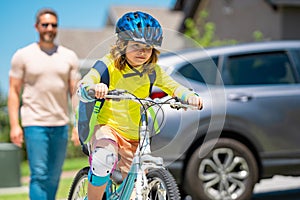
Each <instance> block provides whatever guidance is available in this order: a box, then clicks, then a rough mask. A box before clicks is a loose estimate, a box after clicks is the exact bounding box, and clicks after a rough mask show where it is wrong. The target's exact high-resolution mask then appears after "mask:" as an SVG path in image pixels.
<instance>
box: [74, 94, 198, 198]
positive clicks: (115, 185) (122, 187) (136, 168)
mask: <svg viewBox="0 0 300 200" xmlns="http://www.w3.org/2000/svg"><path fill="white" fill-rule="evenodd" d="M91 96H92V95H91ZM106 99H111V100H124V99H127V100H133V101H136V102H138V103H140V104H141V108H142V110H143V112H141V123H140V142H139V146H138V148H137V150H136V152H135V154H134V158H133V161H132V164H131V168H130V171H129V173H128V174H127V177H126V178H125V179H124V180H123V181H122V176H121V173H120V172H119V171H117V170H114V172H113V173H112V174H111V178H110V181H109V182H108V184H107V186H106V190H105V194H104V197H103V199H109V200H117V199H121V200H127V199H128V200H129V199H130V197H131V195H132V192H133V190H134V188H135V199H137V200H150V199H151V200H152V199H153V200H155V199H158V200H170V199H180V193H179V189H178V186H177V184H176V181H175V179H174V178H173V176H172V175H171V173H170V172H169V171H168V170H167V169H166V168H165V167H164V166H163V159H162V158H161V157H153V156H151V155H150V154H151V149H150V131H149V130H148V116H147V112H146V111H147V110H148V109H149V108H150V107H153V106H155V105H156V106H158V107H159V109H161V106H162V105H164V104H169V105H170V106H171V107H172V108H174V109H180V108H184V109H187V108H191V109H196V108H195V107H193V106H190V105H188V104H185V103H182V102H180V101H178V100H177V99H175V98H168V99H167V100H152V99H141V98H137V97H136V96H134V95H133V94H131V93H129V92H127V91H125V90H113V91H110V92H109V93H108V94H107V95H106ZM95 106H96V105H95ZM157 112H158V111H157ZM94 114H95V113H94V112H93V115H94ZM156 114H157V113H156ZM91 118H92V117H91ZM88 170H89V166H88V167H84V168H82V169H81V170H80V171H79V172H77V174H76V176H75V178H74V180H73V183H72V185H71V189H70V191H69V196H68V200H79V199H85V198H86V196H87V185H88Z"/></svg>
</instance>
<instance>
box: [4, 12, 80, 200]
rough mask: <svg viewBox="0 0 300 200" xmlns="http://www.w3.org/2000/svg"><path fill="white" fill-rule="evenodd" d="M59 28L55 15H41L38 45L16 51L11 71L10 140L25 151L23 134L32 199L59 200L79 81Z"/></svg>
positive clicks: (71, 52) (73, 62)
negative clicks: (70, 97)
mask: <svg viewBox="0 0 300 200" xmlns="http://www.w3.org/2000/svg"><path fill="white" fill-rule="evenodd" d="M57 26H58V16H57V14H56V12H55V11H53V10H52V9H42V10H40V11H39V12H38V13H37V15H36V23H35V29H36V31H37V32H38V33H39V41H38V42H35V43H32V44H30V45H28V46H26V47H24V48H21V49H19V50H17V52H16V53H15V54H14V56H13V58H12V61H11V70H10V72H9V77H10V87H9V94H8V110H9V119H10V127H11V129H10V138H11V141H12V142H13V143H14V144H16V145H17V146H19V147H21V146H22V143H23V130H24V139H25V141H26V142H25V143H26V151H27V156H28V162H29V166H30V171H31V175H30V176H31V180H30V192H29V196H30V199H32V200H44V199H45V200H46V199H47V200H54V199H55V195H56V191H57V188H58V184H59V179H60V175H61V171H62V165H63V162H64V159H65V154H66V149H67V142H68V122H69V114H68V107H69V106H68V105H69V104H68V94H72V92H73V91H74V88H75V85H76V82H77V80H78V79H79V78H80V75H79V73H78V58H77V56H76V54H75V53H74V52H73V51H71V50H69V49H67V48H65V47H63V46H61V45H56V44H55V43H54V39H55V36H56V34H57ZM21 93H22V105H21V104H20V96H21ZM20 108H21V112H20V113H21V122H22V123H21V124H22V127H21V126H20V124H19V109H20Z"/></svg>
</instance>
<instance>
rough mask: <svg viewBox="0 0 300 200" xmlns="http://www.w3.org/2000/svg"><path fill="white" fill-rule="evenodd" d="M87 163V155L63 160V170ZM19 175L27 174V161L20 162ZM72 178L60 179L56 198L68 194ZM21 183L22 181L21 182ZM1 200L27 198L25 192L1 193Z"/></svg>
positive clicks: (71, 169)
mask: <svg viewBox="0 0 300 200" xmlns="http://www.w3.org/2000/svg"><path fill="white" fill-rule="evenodd" d="M87 165H88V159H87V157H82V158H72V159H67V160H65V163H64V166H63V171H76V170H79V169H81V168H82V167H85V166H87ZM21 175H22V176H29V167H28V163H27V162H22V164H21ZM72 181H73V179H72V178H63V179H61V181H60V184H59V188H58V192H57V195H56V199H66V198H67V196H68V192H69V189H70V187H71V184H72ZM22 184H23V183H22ZM0 199H1V200H29V198H28V194H27V193H22V194H9V195H1V194H0Z"/></svg>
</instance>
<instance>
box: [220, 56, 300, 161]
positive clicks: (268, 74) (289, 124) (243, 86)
mask: <svg viewBox="0 0 300 200" xmlns="http://www.w3.org/2000/svg"><path fill="white" fill-rule="evenodd" d="M224 61H225V62H224V64H223V69H222V77H223V81H224V84H225V86H226V97H227V117H226V123H227V125H228V124H230V125H228V126H231V128H233V129H235V130H236V131H239V132H242V133H243V134H244V136H245V137H246V138H248V139H249V140H251V141H252V142H253V144H254V145H255V146H256V148H257V149H259V151H260V155H261V156H262V157H266V158H268V157H294V156H296V157H300V147H299V141H300V134H299V130H300V117H299V116H300V104H299V102H300V85H299V83H298V82H297V78H296V75H295V66H294V65H293V62H291V60H290V55H289V53H288V52H286V51H273V52H262V53H251V54H241V55H228V56H227V57H226V58H225V59H224Z"/></svg>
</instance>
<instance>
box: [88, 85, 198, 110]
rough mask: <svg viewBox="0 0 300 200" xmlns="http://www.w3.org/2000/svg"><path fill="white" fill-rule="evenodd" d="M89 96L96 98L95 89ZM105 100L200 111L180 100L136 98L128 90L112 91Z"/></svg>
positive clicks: (91, 90)
mask: <svg viewBox="0 0 300 200" xmlns="http://www.w3.org/2000/svg"><path fill="white" fill-rule="evenodd" d="M88 95H89V96H90V97H92V98H95V90H94V89H90V90H89V91H88ZM105 99H112V100H117V101H118V100H122V99H123V100H124V99H128V100H133V101H136V102H138V103H141V104H143V105H147V106H153V105H155V104H160V105H161V104H169V105H170V107H171V108H173V109H177V110H179V109H181V108H183V109H192V110H198V108H197V107H196V106H192V105H189V104H188V102H184V101H182V100H180V99H178V98H169V99H166V100H165V99H164V98H162V99H154V100H152V99H143V98H138V97H136V96H134V95H133V94H131V93H130V92H128V91H126V90H122V89H115V90H110V91H108V93H107V95H105Z"/></svg>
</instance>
